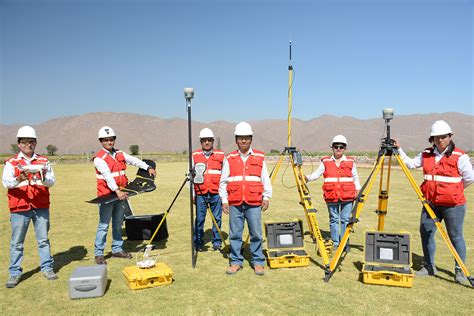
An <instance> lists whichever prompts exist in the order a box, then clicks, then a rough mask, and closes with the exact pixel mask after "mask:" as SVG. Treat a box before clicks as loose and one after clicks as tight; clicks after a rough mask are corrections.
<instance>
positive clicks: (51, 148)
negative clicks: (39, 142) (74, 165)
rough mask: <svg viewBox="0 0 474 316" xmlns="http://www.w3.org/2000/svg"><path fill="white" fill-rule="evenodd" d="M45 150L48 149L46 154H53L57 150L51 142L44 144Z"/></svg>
mask: <svg viewBox="0 0 474 316" xmlns="http://www.w3.org/2000/svg"><path fill="white" fill-rule="evenodd" d="M46 150H47V151H48V156H54V154H55V153H56V152H57V151H58V147H56V146H54V145H53V144H49V145H48V146H46Z"/></svg>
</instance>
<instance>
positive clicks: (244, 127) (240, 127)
mask: <svg viewBox="0 0 474 316" xmlns="http://www.w3.org/2000/svg"><path fill="white" fill-rule="evenodd" d="M234 135H235V136H252V135H253V131H252V127H251V126H250V124H249V123H247V122H240V123H239V124H237V125H235V131H234Z"/></svg>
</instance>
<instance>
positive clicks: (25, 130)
mask: <svg viewBox="0 0 474 316" xmlns="http://www.w3.org/2000/svg"><path fill="white" fill-rule="evenodd" d="M16 137H17V138H37V137H36V131H35V129H34V128H33V127H31V126H23V127H20V129H19V130H18V133H16Z"/></svg>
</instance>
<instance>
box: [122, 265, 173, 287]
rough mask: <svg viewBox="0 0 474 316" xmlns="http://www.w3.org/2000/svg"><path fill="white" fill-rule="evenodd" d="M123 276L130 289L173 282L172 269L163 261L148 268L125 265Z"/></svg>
mask: <svg viewBox="0 0 474 316" xmlns="http://www.w3.org/2000/svg"><path fill="white" fill-rule="evenodd" d="M123 276H124V280H125V283H127V285H128V287H129V288H130V289H131V290H140V289H145V288H148V287H155V286H159V285H165V284H171V282H173V271H172V270H171V268H170V267H169V266H168V265H166V264H165V263H163V262H158V263H156V265H155V266H154V267H152V268H149V269H140V268H139V267H137V266H130V267H125V268H124V269H123Z"/></svg>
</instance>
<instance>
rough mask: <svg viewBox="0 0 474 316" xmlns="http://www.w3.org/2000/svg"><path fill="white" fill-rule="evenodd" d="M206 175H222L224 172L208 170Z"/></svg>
mask: <svg viewBox="0 0 474 316" xmlns="http://www.w3.org/2000/svg"><path fill="white" fill-rule="evenodd" d="M204 173H208V174H221V173H222V171H221V170H206V172H204Z"/></svg>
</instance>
